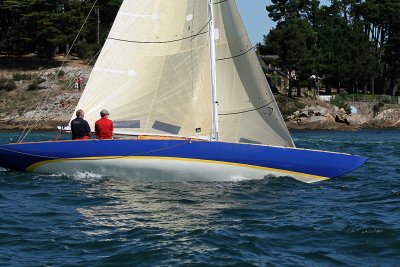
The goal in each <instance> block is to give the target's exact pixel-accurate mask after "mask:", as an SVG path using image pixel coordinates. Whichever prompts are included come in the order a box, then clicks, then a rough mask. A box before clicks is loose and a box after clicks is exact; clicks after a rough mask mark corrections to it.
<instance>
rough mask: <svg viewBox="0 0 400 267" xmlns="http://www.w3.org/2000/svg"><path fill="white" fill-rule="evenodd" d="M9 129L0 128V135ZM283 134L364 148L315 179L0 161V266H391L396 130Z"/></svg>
mask: <svg viewBox="0 0 400 267" xmlns="http://www.w3.org/2000/svg"><path fill="white" fill-rule="evenodd" d="M15 136H16V135H15V134H13V133H0V143H6V142H8V141H9V138H11V137H15ZM54 137H55V134H52V133H34V134H33V135H31V136H30V138H31V139H32V140H38V139H42V140H43V139H52V138H54ZM293 138H294V140H295V143H296V144H297V146H299V147H304V148H312V149H323V150H331V151H340V152H348V153H352V154H358V155H362V156H366V157H369V158H370V160H369V161H368V162H367V163H366V164H365V165H364V166H363V167H362V168H360V169H358V170H357V171H354V172H353V173H351V174H349V175H347V176H345V177H342V178H339V179H335V180H330V181H326V182H321V183H317V184H304V183H301V182H298V181H296V180H293V179H291V178H289V177H286V178H274V177H269V178H266V179H264V180H261V181H245V182H231V183H229V182H223V183H200V182H191V183H143V182H132V181H126V180H123V179H119V178H117V177H99V176H95V175H90V174H81V175H78V176H75V177H66V176H60V175H51V176H49V175H37V174H29V173H20V172H14V171H9V170H5V169H0V266H282V265H285V266H335V265H339V266H343V265H344V266H364V265H365V266H399V265H400V220H399V217H400V164H399V159H400V151H399V149H400V131H358V132H328V131H318V132H295V133H293Z"/></svg>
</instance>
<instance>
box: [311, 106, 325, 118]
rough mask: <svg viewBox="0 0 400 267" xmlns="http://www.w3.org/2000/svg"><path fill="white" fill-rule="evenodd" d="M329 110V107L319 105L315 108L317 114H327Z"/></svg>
mask: <svg viewBox="0 0 400 267" xmlns="http://www.w3.org/2000/svg"><path fill="white" fill-rule="evenodd" d="M327 112H328V109H326V108H324V107H320V106H318V107H317V108H316V109H315V112H314V114H315V116H325V115H326V114H327Z"/></svg>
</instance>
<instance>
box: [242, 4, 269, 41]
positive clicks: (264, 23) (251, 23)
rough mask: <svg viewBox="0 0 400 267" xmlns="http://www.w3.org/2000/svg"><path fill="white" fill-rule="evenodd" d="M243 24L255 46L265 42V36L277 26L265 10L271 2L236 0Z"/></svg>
mask: <svg viewBox="0 0 400 267" xmlns="http://www.w3.org/2000/svg"><path fill="white" fill-rule="evenodd" d="M236 3H237V6H238V8H239V11H240V15H241V16H242V19H243V22H244V24H245V26H246V29H247V32H248V33H249V36H250V40H251V43H252V44H253V46H255V45H256V44H257V43H262V42H263V36H264V35H268V32H269V31H270V29H271V28H272V27H274V26H275V22H273V21H272V20H271V19H270V18H269V17H268V12H267V10H265V7H266V6H267V5H270V4H271V1H270V0H236Z"/></svg>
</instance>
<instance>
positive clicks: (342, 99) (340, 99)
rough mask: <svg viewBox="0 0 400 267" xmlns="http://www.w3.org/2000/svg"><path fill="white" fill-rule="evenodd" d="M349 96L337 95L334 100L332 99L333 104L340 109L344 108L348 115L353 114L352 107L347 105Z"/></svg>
mask: <svg viewBox="0 0 400 267" xmlns="http://www.w3.org/2000/svg"><path fill="white" fill-rule="evenodd" d="M347 100H348V96H347V94H345V93H341V94H337V95H336V96H335V97H334V98H332V99H331V104H332V105H334V106H337V107H338V108H343V109H344V110H345V111H346V114H351V108H350V105H349V104H347V102H346V101H347Z"/></svg>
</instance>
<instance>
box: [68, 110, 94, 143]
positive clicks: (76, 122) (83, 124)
mask: <svg viewBox="0 0 400 267" xmlns="http://www.w3.org/2000/svg"><path fill="white" fill-rule="evenodd" d="M83 117H85V112H83V110H81V109H79V110H77V111H76V118H75V119H73V120H72V121H71V131H72V140H85V139H90V126H89V123H88V122H87V121H85V120H84V119H83Z"/></svg>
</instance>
